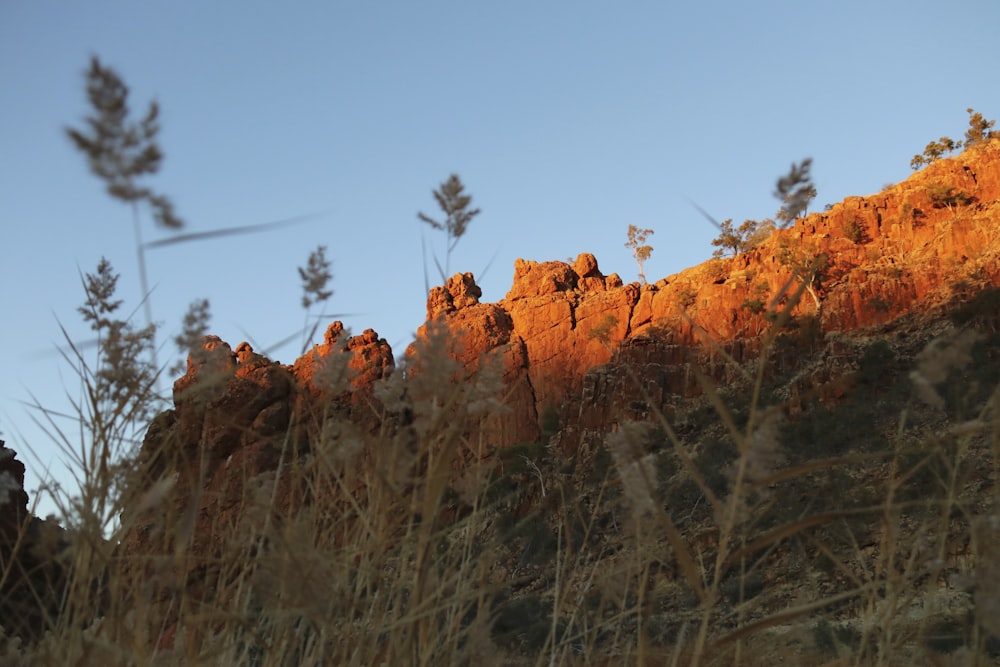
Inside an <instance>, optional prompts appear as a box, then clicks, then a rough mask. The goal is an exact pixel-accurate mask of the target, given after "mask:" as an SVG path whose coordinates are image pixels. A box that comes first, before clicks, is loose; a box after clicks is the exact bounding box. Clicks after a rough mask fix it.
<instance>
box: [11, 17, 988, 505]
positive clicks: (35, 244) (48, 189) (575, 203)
mask: <svg viewBox="0 0 1000 667" xmlns="http://www.w3.org/2000/svg"><path fill="white" fill-rule="evenodd" d="M997 25H1000V3H998V2H996V0H954V1H952V2H949V3H943V2H941V0H899V1H897V0H892V1H880V0H864V1H858V0H836V1H827V0H814V1H811V2H803V1H802V0H789V1H781V2H779V1H772V0H760V1H757V2H742V1H735V0H733V1H729V2H718V1H716V2H713V1H700V0H699V1H697V2H670V1H668V0H660V1H657V2H652V1H649V2H638V1H635V2H630V1H627V0H626V1H622V2H615V3H612V2H607V1H601V2H598V1H591V0H572V1H568V0H567V1H557V0H551V1H546V2H539V1H537V0H532V1H527V0H506V1H503V2H500V1H494V2H486V1H485V0H484V1H469V0H466V1H464V2H459V1H457V0H455V1H450V2H445V1H440V0H426V1H424V2H413V1H410V0H407V1H391V0H372V1H369V2H362V1H360V0H355V1H341V0H327V1H324V2H274V1H268V2H257V1H247V0H243V1H241V2H222V1H220V2H199V3H195V2H173V1H171V2H166V1H160V0H149V1H144V2H120V1H118V0H116V1H113V2H108V1H103V0H90V1H88V2H65V1H64V0H59V1H54V0H35V1H32V2H28V1H20V0H2V2H0V100H2V105H0V109H2V111H0V114H2V115H0V121H2V122H0V220H2V223H0V230H2V231H0V252H2V257H3V261H2V267H3V271H2V278H0V312H2V313H3V320H2V326H0V350H3V353H4V362H3V363H4V374H3V378H4V379H3V383H2V386H0V432H2V434H3V435H2V437H3V438H4V439H5V440H7V443H8V446H10V447H13V448H14V449H16V450H17V451H18V453H19V455H20V458H21V459H22V460H24V461H25V463H26V464H27V465H28V467H29V477H28V486H29V491H30V489H31V488H33V487H34V486H36V485H37V484H38V479H39V475H40V474H42V473H44V471H45V469H46V468H48V469H49V472H50V473H51V474H53V475H55V476H56V477H57V478H58V479H63V480H65V479H66V478H65V473H64V472H63V471H62V470H61V463H60V454H59V453H58V451H56V450H55V449H54V447H53V446H52V445H51V443H50V442H49V441H48V439H47V438H46V437H45V436H44V435H42V434H41V433H40V432H39V431H38V429H37V428H36V427H35V426H34V425H33V423H32V420H31V417H30V412H29V411H26V409H25V408H24V406H23V405H22V403H21V402H22V401H25V400H29V392H30V393H33V394H34V395H35V396H37V397H38V399H39V400H40V401H41V402H43V403H45V404H46V405H48V406H52V407H53V408H55V409H65V407H66V405H67V401H66V398H65V396H66V394H67V393H68V394H69V395H71V396H72V395H76V394H77V392H78V391H79V387H78V383H77V382H76V381H75V380H74V378H73V376H72V372H71V371H69V369H68V367H67V366H66V364H65V362H63V361H62V360H61V359H60V357H59V356H58V354H55V353H53V350H54V349H55V346H56V345H57V344H58V343H60V341H61V334H60V330H59V323H60V322H61V323H62V324H63V325H64V326H65V327H66V329H67V330H68V331H69V333H70V334H71V335H72V336H73V337H74V338H76V339H78V340H84V339H86V338H87V337H88V333H89V332H88V330H87V327H86V326H85V325H83V324H82V323H81V322H80V320H79V317H78V315H77V313H76V307H77V306H78V305H79V304H80V303H81V302H82V300H83V292H82V289H81V286H80V272H82V271H93V270H94V268H95V267H96V266H97V263H98V261H99V260H100V258H101V257H102V256H105V257H107V258H108V259H109V260H110V261H111V262H112V264H113V265H114V267H115V268H116V269H117V270H118V271H119V272H120V273H121V275H122V278H121V282H120V286H121V290H120V296H121V298H123V299H125V301H126V304H127V306H128V307H129V308H134V307H137V305H138V302H139V299H140V289H139V281H138V278H137V268H136V257H135V248H134V239H133V234H132V227H131V217H130V212H129V209H128V208H127V207H126V206H124V205H122V204H120V203H118V202H115V201H111V200H109V199H108V197H107V196H106V195H105V194H104V188H103V184H102V183H101V182H100V181H98V180H97V179H96V178H95V177H93V176H92V175H91V174H90V173H89V171H88V169H87V166H86V162H85V160H84V158H83V157H82V156H81V155H79V154H78V153H77V152H76V151H75V150H74V149H73V147H72V146H71V145H70V142H69V141H68V139H67V138H66V136H65V132H64V128H65V127H66V126H68V125H75V126H78V125H79V124H80V123H81V121H82V119H83V118H84V116H85V115H86V114H87V112H88V108H87V105H86V98H85V92H84V78H83V74H84V71H85V69H86V67H87V65H88V61H89V58H90V56H91V55H92V54H96V55H98V56H100V58H101V59H102V61H103V62H104V63H105V64H107V65H110V66H112V67H114V68H115V69H116V70H117V71H118V73H119V74H120V75H121V76H122V77H123V78H124V79H125V81H126V82H127V83H128V84H129V85H130V87H131V91H132V94H131V100H132V106H133V109H134V110H135V111H136V112H138V111H139V110H142V109H144V108H145V105H146V104H147V102H148V101H149V100H150V99H153V98H155V99H156V100H157V101H158V102H159V103H160V105H161V111H162V116H161V122H162V134H161V145H162V147H163V149H164V152H165V154H166V159H165V162H164V165H163V169H162V171H161V172H160V173H159V174H158V175H156V176H155V177H153V178H152V179H150V182H149V183H150V185H151V186H153V187H154V188H155V189H156V190H158V191H160V192H163V193H164V194H167V195H168V196H170V197H171V198H172V199H173V200H174V203H175V205H176V207H177V212H178V213H179V214H180V215H181V217H183V218H184V219H185V221H186V222H187V230H186V231H205V230H210V229H216V228H220V227H230V226H239V225H250V224H256V223H263V222H268V221H273V220H280V219H284V218H288V217H291V216H297V215H301V214H311V213H317V214H318V215H317V216H316V217H314V218H311V219H310V220H309V221H308V222H305V223H302V224H299V225H296V226H294V227H289V228H285V229H283V230H280V231H275V232H270V233H264V234H258V235H252V236H243V237H228V238H225V239H220V240H214V241H206V242H202V243H199V244H186V245H178V246H173V247H167V248H162V249H157V250H150V251H149V253H148V257H147V261H148V263H149V276H150V281H151V283H152V286H153V293H152V296H151V298H152V306H153V311H154V315H155V318H156V320H158V321H159V322H161V323H162V333H161V335H160V342H164V341H166V340H168V338H169V336H171V335H173V334H175V333H176V332H177V330H178V328H179V322H180V319H181V317H182V315H183V313H184V311H185V310H186V308H187V305H188V303H190V302H191V301H192V300H194V299H196V298H203V297H204V298H208V299H209V300H210V302H211V309H212V315H213V320H212V321H213V326H212V329H213V331H214V332H215V333H217V334H218V335H220V336H222V338H224V339H225V340H228V341H229V342H230V343H231V344H232V345H233V346H234V347H235V345H236V344H237V343H238V342H240V341H241V340H244V339H249V340H251V341H252V342H254V343H255V344H256V345H255V347H257V349H258V350H261V349H263V348H266V347H268V346H270V345H272V344H273V343H275V342H276V341H279V340H281V339H282V338H284V337H286V336H287V335H289V334H290V333H293V332H295V331H296V330H298V329H299V328H300V327H301V326H302V323H303V318H304V312H303V310H302V308H301V305H300V298H301V282H300V279H299V277H298V274H297V271H296V267H298V266H303V265H305V263H306V260H307V257H308V255H309V253H310V251H311V250H313V249H314V248H315V247H316V246H317V245H320V244H322V245H325V246H327V256H328V258H329V259H330V260H331V261H332V271H333V274H334V281H333V285H332V287H333V289H334V290H335V293H334V295H333V297H332V299H331V300H330V301H329V302H328V305H327V306H326V308H325V312H327V313H343V314H344V315H343V317H342V318H341V319H343V320H344V321H345V323H346V324H347V326H348V327H349V328H351V329H352V330H353V331H354V332H355V333H360V332H361V331H362V330H364V329H366V328H369V327H370V328H374V329H375V330H376V331H378V333H379V334H380V335H382V336H383V337H385V338H386V339H388V341H389V343H390V344H391V345H392V347H393V349H394V350H395V351H396V353H397V356H399V355H400V354H401V353H402V351H403V350H404V348H405V346H406V345H407V343H408V342H409V341H410V340H411V339H412V336H413V334H414V332H415V331H416V329H417V327H418V326H420V324H421V323H422V322H423V319H424V278H423V276H424V258H423V257H422V254H421V242H422V240H423V241H425V242H426V243H427V245H428V248H429V249H431V250H434V251H436V252H437V253H438V255H439V256H442V257H443V247H444V245H443V242H444V238H443V236H442V234H441V233H440V232H435V231H434V230H432V229H430V228H429V227H427V226H426V225H424V224H422V223H420V222H419V221H418V220H417V217H416V214H417V212H418V211H424V212H425V213H428V214H430V215H432V216H435V217H437V214H438V210H437V209H436V205H435V202H434V200H433V197H432V195H431V191H432V190H433V189H434V188H436V187H437V186H438V185H440V183H441V182H443V181H444V180H445V179H447V177H448V175H449V174H450V173H452V172H455V173H457V174H459V175H460V176H461V178H462V180H463V182H464V183H465V185H466V188H467V191H468V192H469V193H470V194H472V196H473V198H474V200H473V201H474V204H475V205H477V206H479V207H480V208H481V209H482V213H481V215H480V216H479V217H477V218H476V219H475V220H474V221H473V223H472V225H471V226H470V227H469V229H468V231H467V233H466V236H465V237H464V238H462V239H461V241H460V242H459V244H458V246H457V248H456V250H455V252H454V254H453V256H452V260H451V267H452V269H453V270H461V271H472V272H473V273H474V274H475V275H476V278H477V280H478V281H479V283H480V285H481V286H482V288H483V292H484V295H483V296H484V300H488V301H495V300H498V299H500V298H502V297H503V296H504V294H505V292H506V291H507V289H508V288H509V287H510V283H511V277H512V275H513V263H514V260H515V259H516V258H517V257H523V258H526V259H534V260H540V261H542V260H552V259H562V260H565V259H567V258H570V257H575V256H576V255H577V254H578V253H580V252H592V253H594V254H595V255H596V256H597V259H598V262H599V264H600V267H601V269H602V270H603V271H604V272H605V273H606V274H607V273H611V272H617V273H619V274H620V275H621V276H622V277H623V279H625V280H626V281H630V280H635V279H636V278H637V268H636V266H635V263H634V261H633V260H632V258H631V256H630V254H629V251H628V250H627V249H626V248H625V247H624V242H625V240H626V228H627V227H628V225H629V224H635V225H638V226H640V227H648V228H652V229H654V230H655V234H654V235H653V236H652V237H651V238H650V243H651V245H652V246H653V247H654V251H653V254H652V257H651V258H650V260H649V261H648V262H647V264H646V275H647V276H648V277H649V278H650V280H656V279H658V278H660V277H663V276H667V275H669V274H671V273H675V272H677V271H679V270H681V269H683V268H685V267H688V266H691V265H694V264H697V263H700V262H701V261H703V260H705V259H706V258H708V257H709V256H710V254H711V251H712V247H711V245H710V241H711V239H712V238H713V237H714V236H715V233H714V230H713V228H712V227H711V226H709V225H708V224H707V223H706V222H705V221H704V220H703V219H702V218H701V216H700V215H699V214H698V213H697V211H696V210H695V209H694V208H693V207H692V205H691V203H690V202H692V201H693V202H696V203H697V204H698V205H700V206H702V207H703V208H705V209H706V210H707V211H709V212H710V213H711V214H712V215H713V216H715V217H717V218H718V219H724V218H729V217H731V218H734V219H735V220H736V221H737V222H740V221H742V220H744V219H746V218H755V219H761V218H765V217H769V216H771V215H773V213H774V212H775V210H776V209H777V205H778V204H777V202H776V201H775V200H774V199H773V198H772V196H771V192H772V191H773V188H774V182H775V179H776V177H778V176H779V175H781V174H783V173H784V172H785V171H787V169H788V167H789V165H790V164H791V162H792V161H798V160H800V159H802V158H804V157H812V158H813V160H814V168H813V175H814V180H815V182H816V185H817V187H818V190H819V197H818V199H817V202H816V208H821V207H822V206H823V205H824V204H825V203H832V202H835V201H839V200H840V199H842V198H843V197H845V196H848V195H864V194H870V193H874V192H878V191H879V190H880V189H881V188H882V186H883V185H884V184H885V183H887V182H893V181H899V180H902V179H903V178H905V177H906V176H907V175H908V174H909V173H910V170H909V166H908V165H909V161H910V158H911V157H912V156H913V155H914V154H915V153H919V152H921V151H922V150H923V147H924V146H925V145H926V143H927V142H928V141H930V140H932V139H937V138H938V137H940V136H942V135H948V136H952V137H955V138H959V137H961V136H962V134H963V133H964V131H965V127H966V124H967V119H968V117H967V114H966V112H965V109H966V107H970V106H971V107H973V108H975V109H976V110H978V111H981V112H982V113H983V114H984V115H985V116H986V117H987V118H996V117H997V116H1000V88H998V86H997V72H998V71H1000V48H998V47H997V34H996V26H997ZM143 224H144V234H145V236H146V238H147V240H150V239H157V238H166V237H168V236H169V235H170V233H169V232H167V231H163V230H159V229H155V228H154V227H153V225H152V222H151V221H150V220H149V218H148V217H146V218H144V220H143ZM486 267H489V268H488V270H486V271H484V269H486ZM432 271H433V269H432ZM432 277H433V275H432ZM439 282H440V281H439V280H434V281H433V282H432V284H436V283H439ZM138 316H139V318H140V320H141V310H140V311H138ZM327 319H329V320H332V319H334V317H329V318H327ZM140 323H141V321H140ZM323 328H325V326H324V327H321V331H322V329H323ZM320 335H321V334H320ZM298 348H299V341H296V343H295V344H293V345H288V346H285V347H283V348H281V349H278V350H274V351H272V352H271V356H272V358H276V359H279V360H281V361H283V362H286V363H290V362H291V361H292V360H293V359H294V358H295V357H296V356H297V354H298V351H299V349H298ZM165 350H171V348H170V347H169V346H168V347H166V348H165ZM164 356H166V353H164ZM71 430H72V429H71ZM43 513H44V507H43Z"/></svg>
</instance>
